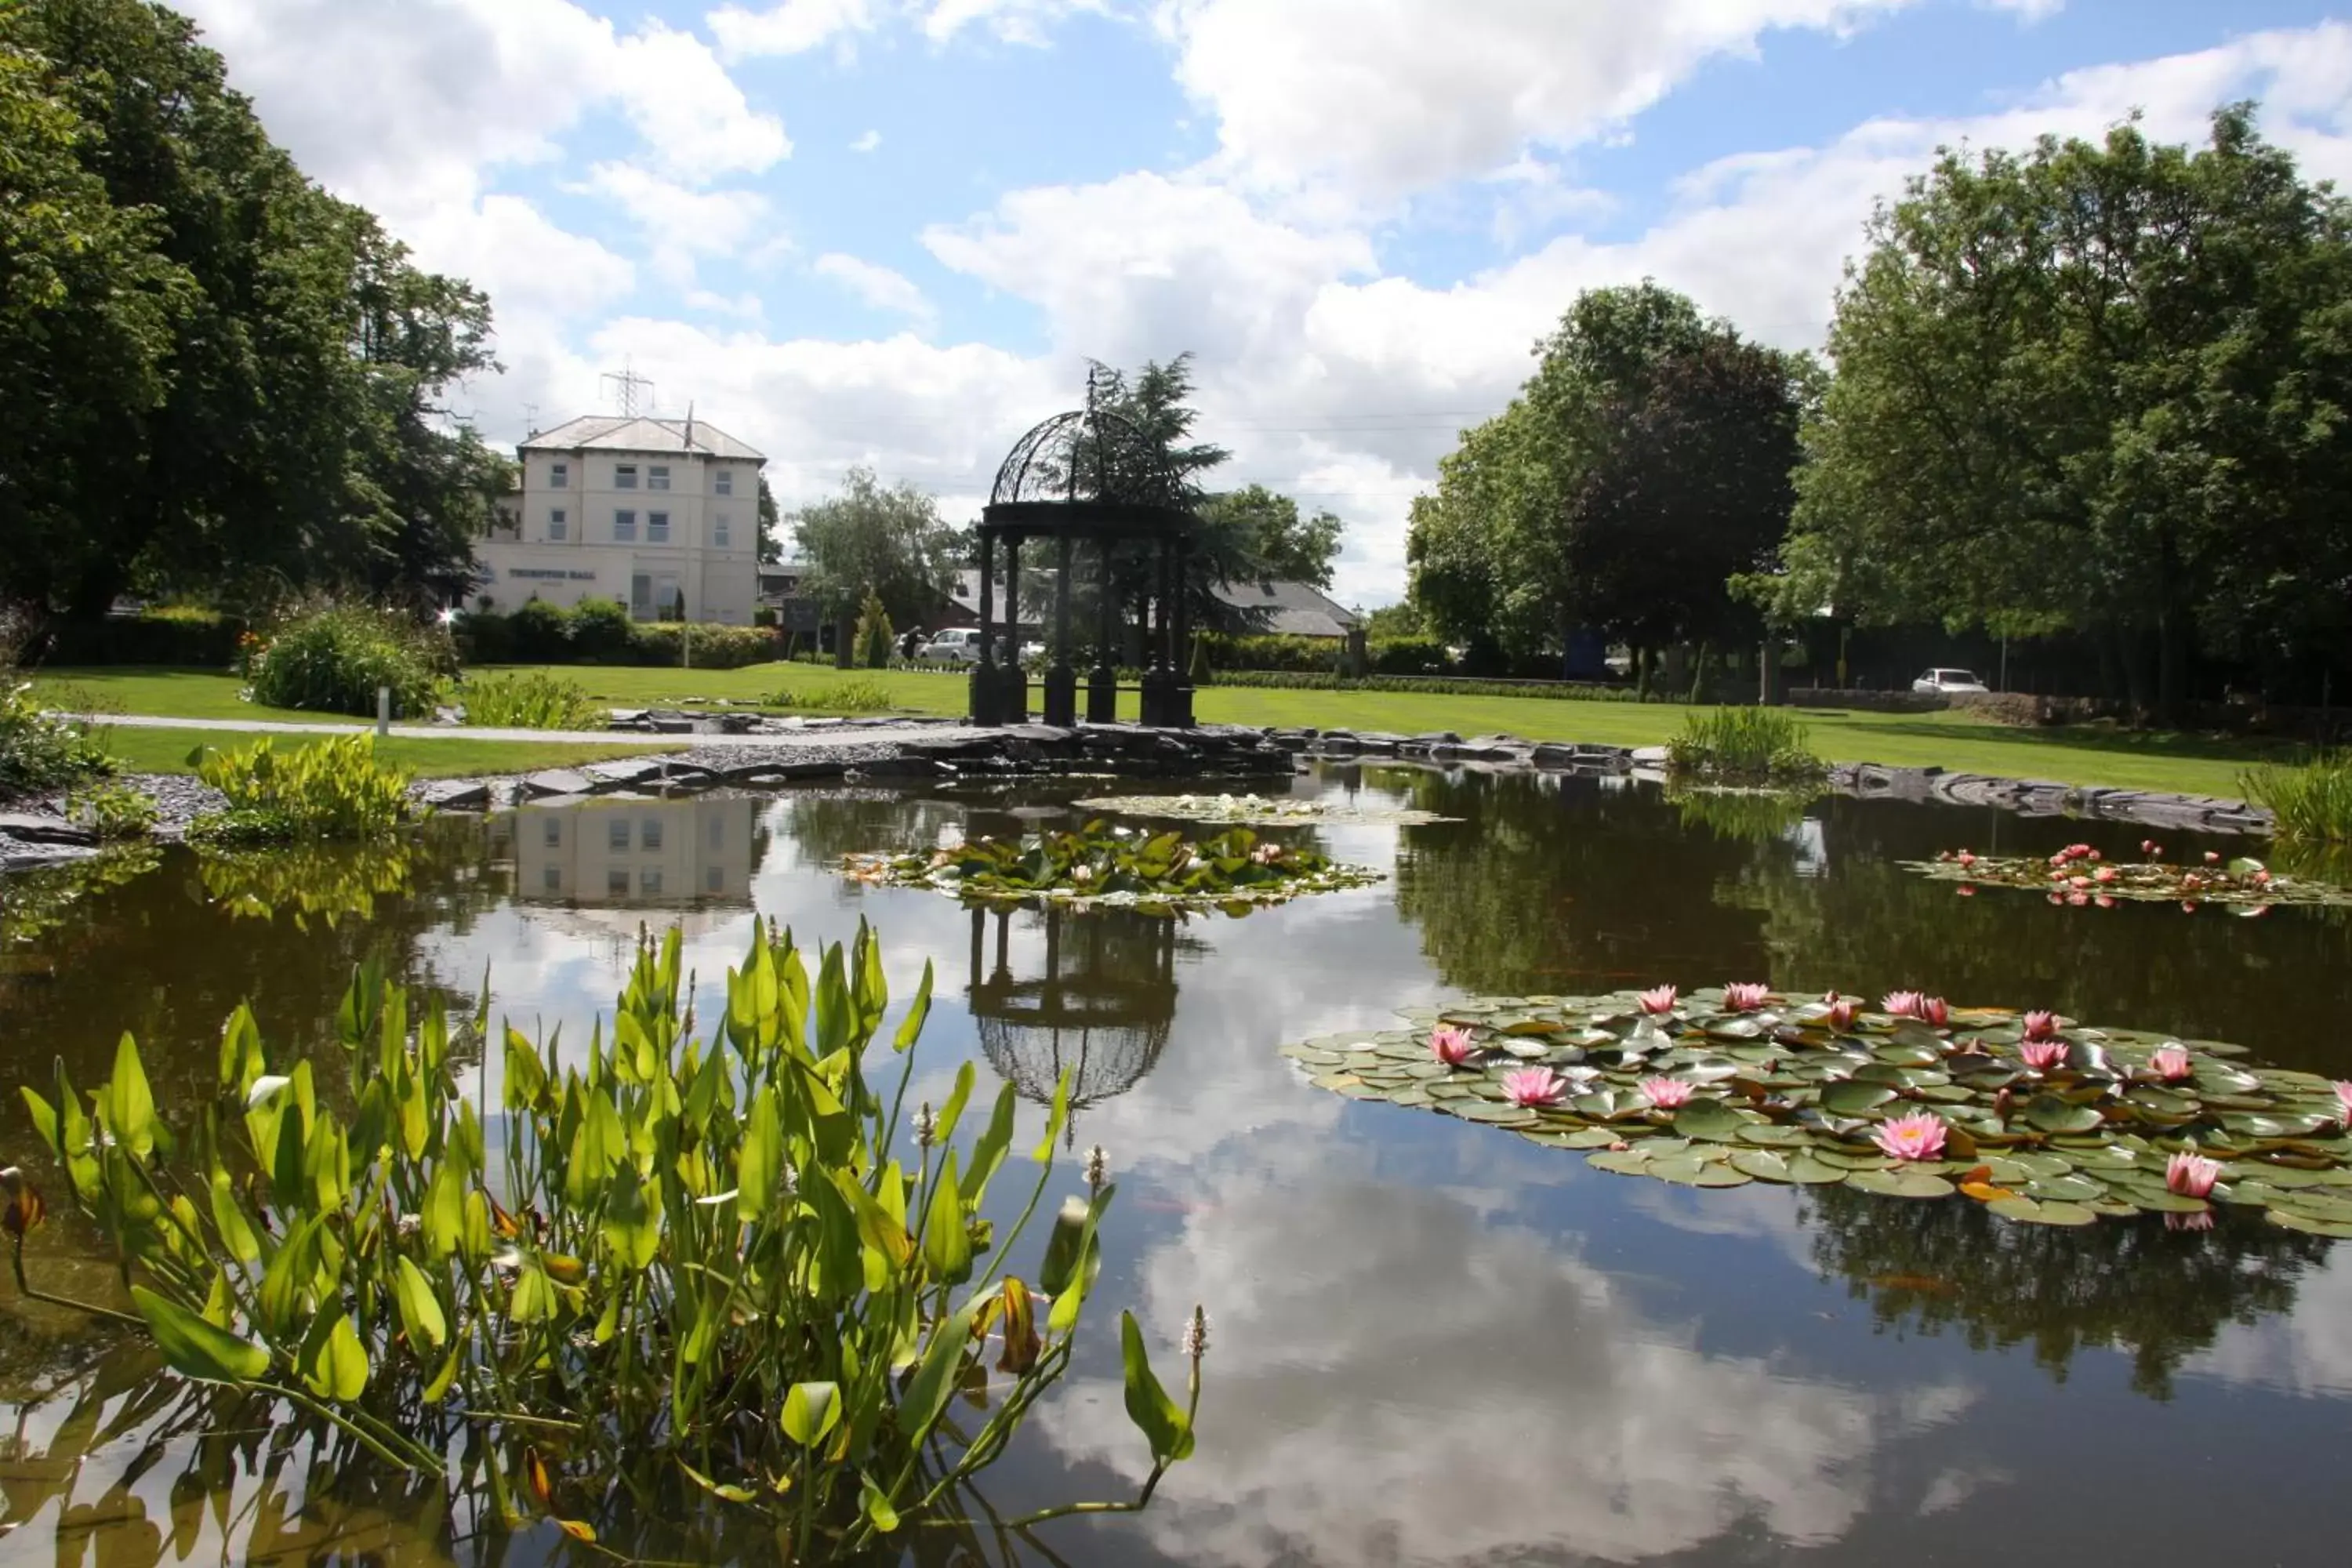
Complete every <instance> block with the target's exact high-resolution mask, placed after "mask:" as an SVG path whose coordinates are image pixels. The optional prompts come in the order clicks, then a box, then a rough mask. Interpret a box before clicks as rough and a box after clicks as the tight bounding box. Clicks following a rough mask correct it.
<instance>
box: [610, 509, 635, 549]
mask: <svg viewBox="0 0 2352 1568" xmlns="http://www.w3.org/2000/svg"><path fill="white" fill-rule="evenodd" d="M613 542H614V543H615V544H635V542H637V514H636V513H635V512H633V511H616V512H614V514H613Z"/></svg>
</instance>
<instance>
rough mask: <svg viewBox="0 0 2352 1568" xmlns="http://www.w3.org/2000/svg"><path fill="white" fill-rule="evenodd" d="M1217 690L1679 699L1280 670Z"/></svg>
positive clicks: (1240, 672) (1541, 685) (1239, 672)
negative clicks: (1404, 692) (1250, 688)
mask: <svg viewBox="0 0 2352 1568" xmlns="http://www.w3.org/2000/svg"><path fill="white" fill-rule="evenodd" d="M1217 684H1218V685H1219V686H1249V687H1258V688H1263V689H1275V690H1285V691H1427V692H1433V693H1435V694H1437V695H1438V696H1441V697H1550V698H1560V699H1565V700H1570V701H1575V702H1640V701H1643V700H1648V701H1651V702H1680V701H1682V700H1683V699H1682V698H1681V697H1680V696H1678V695H1676V696H1669V695H1667V694H1665V693H1664V692H1655V691H1654V692H1652V693H1651V694H1650V696H1649V697H1648V698H1647V699H1644V698H1643V696H1642V695H1641V693H1640V692H1638V691H1636V690H1635V689H1633V687H1631V686H1603V685H1601V684H1600V683H1598V682H1596V681H1589V680H1482V679H1478V678H1476V677H1475V676H1459V675H1368V676H1366V677H1364V678H1363V679H1360V680H1351V679H1348V678H1347V677H1345V676H1341V675H1335V674H1331V673H1328V672H1308V671H1302V670H1282V669H1223V670H1219V671H1218V672H1217Z"/></svg>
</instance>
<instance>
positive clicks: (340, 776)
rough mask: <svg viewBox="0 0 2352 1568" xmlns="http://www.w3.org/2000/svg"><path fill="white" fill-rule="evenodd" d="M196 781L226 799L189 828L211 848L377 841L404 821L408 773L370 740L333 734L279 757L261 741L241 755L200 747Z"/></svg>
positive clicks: (192, 759)
mask: <svg viewBox="0 0 2352 1568" xmlns="http://www.w3.org/2000/svg"><path fill="white" fill-rule="evenodd" d="M188 762H189V764H190V765H191V766H193V767H194V769H195V770H196V776H197V777H199V778H201V779H203V780H204V781H205V783H206V784H210V785H212V787H213V788H215V789H216V790H218V791H220V792H221V794H222V795H225V796H226V797H227V800H228V805H227V808H226V810H222V811H216V812H212V813H209V814H207V815H205V816H200V817H198V818H196V820H195V821H194V822H193V823H191V824H189V826H188V837H190V838H192V839H194V840H196V841H198V842H200V843H214V844H299V843H305V842H317V841H319V840H321V839H365V838H379V837H383V836H384V835H386V834H389V833H392V832H393V831H394V830H395V829H397V828H398V827H399V826H401V825H402V824H403V823H404V822H406V821H407V820H408V819H409V816H410V815H411V813H410V807H409V801H408V781H409V777H410V774H409V772H408V770H407V769H405V768H403V767H399V766H396V765H394V764H393V763H386V762H384V761H383V760H381V759H380V758H378V757H377V756H376V754H375V739H374V737H373V736H371V735H337V736H333V737H331V738H329V739H327V740H322V741H312V742H306V743H304V744H302V745H299V746H290V747H289V748H287V749H286V750H285V751H282V752H281V751H279V750H278V748H277V746H276V744H275V742H272V741H271V740H270V739H269V738H268V737H267V736H265V737H264V738H262V739H261V740H258V741H256V742H254V743H253V744H252V745H250V746H247V747H246V748H245V749H244V750H242V751H232V752H217V751H215V750H213V749H212V748H211V747H209V746H200V747H198V748H197V749H196V750H195V751H194V752H190V753H189V754H188Z"/></svg>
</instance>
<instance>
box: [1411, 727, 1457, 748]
mask: <svg viewBox="0 0 2352 1568" xmlns="http://www.w3.org/2000/svg"><path fill="white" fill-rule="evenodd" d="M1412 740H1413V743H1414V744H1416V745H1422V746H1458V745H1460V744H1461V743H1462V737H1461V736H1459V735H1457V734H1455V733H1454V731H1451V730H1432V731H1430V732H1429V733H1427V734H1425V735H1415V736H1413V737H1412Z"/></svg>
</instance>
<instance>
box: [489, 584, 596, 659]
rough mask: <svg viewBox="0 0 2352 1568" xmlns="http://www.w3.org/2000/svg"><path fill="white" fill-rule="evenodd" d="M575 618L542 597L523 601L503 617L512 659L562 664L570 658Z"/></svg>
mask: <svg viewBox="0 0 2352 1568" xmlns="http://www.w3.org/2000/svg"><path fill="white" fill-rule="evenodd" d="M577 619H578V617H576V616H573V615H572V613H571V612H570V611H568V610H566V609H565V608H564V607H563V606H562V605H551V604H549V603H548V602H547V601H546V600H545V599H530V600H527V601H525V602H524V603H523V604H522V605H519V606H518V607H517V608H516V610H515V613H514V614H513V615H511V616H508V617H507V631H508V634H509V635H508V641H509V642H510V643H511V644H512V645H513V647H514V658H515V662H517V663H518V664H562V663H564V662H565V661H566V660H568V659H570V658H572V653H573V649H572V628H573V626H574V623H575V622H576V620H577ZM483 662H485V663H488V660H487V659H486V660H484V661H483Z"/></svg>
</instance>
